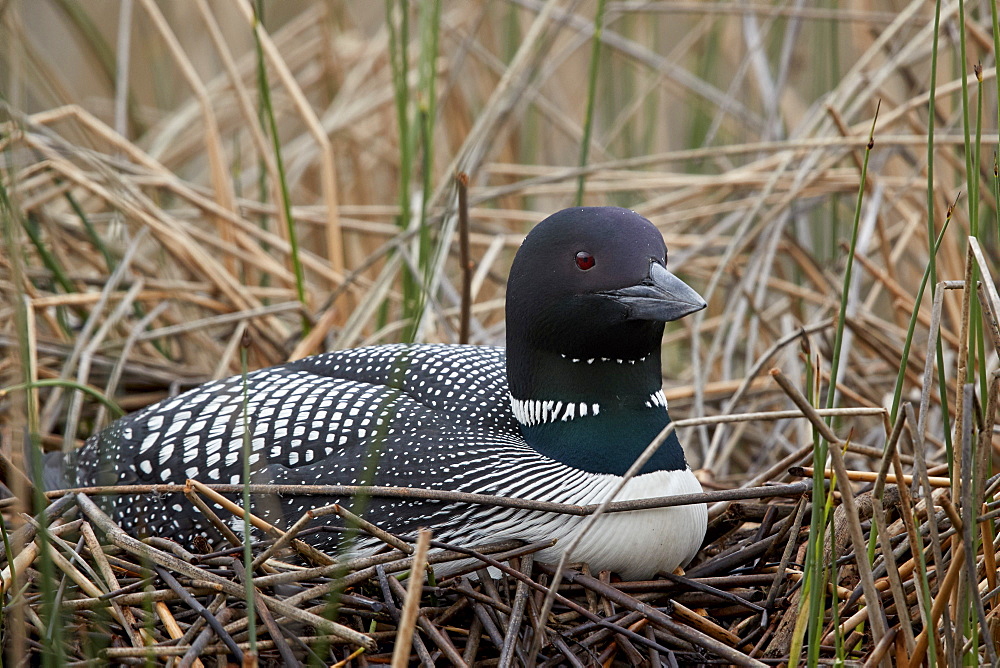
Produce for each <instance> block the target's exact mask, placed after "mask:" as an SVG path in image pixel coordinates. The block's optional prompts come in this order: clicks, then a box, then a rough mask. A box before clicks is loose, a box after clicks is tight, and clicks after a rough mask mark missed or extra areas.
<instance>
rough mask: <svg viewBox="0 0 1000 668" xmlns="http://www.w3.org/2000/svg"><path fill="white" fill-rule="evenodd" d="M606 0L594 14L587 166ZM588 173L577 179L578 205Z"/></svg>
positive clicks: (583, 154) (583, 158)
mask: <svg viewBox="0 0 1000 668" xmlns="http://www.w3.org/2000/svg"><path fill="white" fill-rule="evenodd" d="M604 5H605V0H597V13H596V15H595V16H594V38H593V42H592V46H591V49H590V68H589V71H588V75H587V111H586V115H585V116H584V121H583V142H582V143H581V145H580V163H579V164H580V167H581V168H582V167H586V166H587V160H588V157H589V155H590V137H591V134H592V132H593V127H594V100H595V99H596V96H597V67H598V65H599V64H600V57H601V33H602V32H603V30H604ZM586 180H587V175H586V174H584V173H582V172H581V174H580V176H579V177H577V180H576V200H575V202H576V206H582V205H583V187H584V183H585V182H586Z"/></svg>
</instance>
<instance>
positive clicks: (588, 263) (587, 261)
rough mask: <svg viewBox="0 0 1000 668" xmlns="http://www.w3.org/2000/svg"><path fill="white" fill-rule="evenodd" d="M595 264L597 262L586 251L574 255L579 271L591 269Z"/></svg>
mask: <svg viewBox="0 0 1000 668" xmlns="http://www.w3.org/2000/svg"><path fill="white" fill-rule="evenodd" d="M595 264H597V260H595V259H594V256H593V255H591V254H590V253H588V252H587V251H580V252H579V253H577V254H576V266H578V267H580V269H583V270H584V271H587V270H588V269H593V268H594V265H595Z"/></svg>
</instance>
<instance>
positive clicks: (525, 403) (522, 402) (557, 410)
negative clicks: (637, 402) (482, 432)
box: [508, 390, 667, 427]
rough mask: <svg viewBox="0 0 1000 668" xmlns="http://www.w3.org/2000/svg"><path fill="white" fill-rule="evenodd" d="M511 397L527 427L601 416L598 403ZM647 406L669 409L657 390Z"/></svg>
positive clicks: (660, 392)
mask: <svg viewBox="0 0 1000 668" xmlns="http://www.w3.org/2000/svg"><path fill="white" fill-rule="evenodd" d="M508 396H510V408H511V411H512V412H513V413H514V417H515V418H517V421H518V422H520V423H521V424H523V425H524V426H526V427H533V426H535V425H538V424H549V423H552V422H569V421H570V420H575V419H577V418H585V417H588V416H595V415H599V414H600V412H601V405H600V404H598V403H587V402H583V401H580V402H575V401H571V402H568V403H564V402H562V401H548V400H544V399H515V398H514V397H513V396H512V395H508ZM645 405H646V407H647V408H656V407H657V406H663V407H664V408H666V407H667V398H666V396H664V394H663V390H657V391H656V392H654V393H653V394H651V395H649V398H647V399H646V401H645Z"/></svg>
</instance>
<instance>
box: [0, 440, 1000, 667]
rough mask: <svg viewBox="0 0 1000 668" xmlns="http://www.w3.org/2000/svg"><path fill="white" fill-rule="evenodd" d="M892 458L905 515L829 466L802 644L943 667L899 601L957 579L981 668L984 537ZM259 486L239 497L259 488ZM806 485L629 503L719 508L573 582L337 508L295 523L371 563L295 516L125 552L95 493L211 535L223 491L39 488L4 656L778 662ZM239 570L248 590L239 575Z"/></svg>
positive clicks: (797, 595) (796, 587)
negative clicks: (335, 534) (647, 556)
mask: <svg viewBox="0 0 1000 668" xmlns="http://www.w3.org/2000/svg"><path fill="white" fill-rule="evenodd" d="M893 454H894V456H890V457H887V458H886V461H889V462H893V461H894V462H895V464H896V465H897V466H902V465H903V460H904V459H905V460H906V461H907V464H908V465H909V466H911V467H915V469H916V470H917V471H918V475H917V482H916V483H915V485H914V489H915V491H917V492H918V493H920V492H921V490H923V491H926V492H929V493H928V494H926V495H923V494H921V496H923V498H921V499H919V500H916V501H915V500H914V497H913V496H912V494H911V492H910V489H909V484H910V483H913V479H912V478H908V479H904V480H905V482H906V483H908V484H904V485H896V484H893V483H894V482H895V481H896V480H897V476H896V475H895V474H889V473H886V472H884V473H883V475H881V476H867V475H865V474H863V473H860V472H854V471H844V473H846V477H847V478H854V479H862V480H863V479H864V478H873V477H874V478H876V479H875V480H874V481H873V482H874V484H875V485H876V487H877V489H875V490H871V489H869V491H865V492H861V493H859V494H857V495H856V496H854V495H850V497H843V498H841V501H842V503H841V504H840V505H838V506H837V509H836V512H835V517H834V532H833V535H832V536H831V540H829V541H826V542H825V543H824V545H825V550H824V555H823V562H824V567H825V568H831V569H833V572H835V573H836V574H837V576H836V577H835V578H833V580H832V582H831V583H830V585H829V591H828V592H827V595H828V596H829V598H828V599H827V600H828V601H829V604H830V605H832V606H834V607H835V609H836V615H835V616H834V617H833V618H832V621H831V623H830V624H828V626H827V628H826V629H825V630H824V634H823V638H822V645H821V647H820V650H819V656H820V657H821V658H823V659H831V660H832V659H834V658H836V656H837V655H838V653H839V655H840V656H841V657H843V658H846V659H847V660H849V661H857V662H859V664H858V665H860V662H864V664H865V665H877V664H878V663H879V662H880V661H881V660H882V659H883V658H884V657H890V656H891V657H894V658H895V659H896V660H897V661H899V660H901V659H902V660H908V661H909V662H910V665H918V664H919V663H920V661H921V660H923V659H924V657H925V656H926V652H927V651H928V648H929V647H930V648H931V649H932V651H934V652H935V653H938V654H940V656H939V658H941V657H943V656H944V652H945V648H946V645H947V644H948V643H947V639H946V638H943V637H942V636H941V635H940V634H939V633H938V632H937V629H938V626H937V623H936V622H935V624H934V625H932V626H931V627H930V628H932V629H934V633H933V634H931V635H933V637H930V636H929V635H928V632H927V629H928V627H927V626H925V625H923V624H921V614H922V612H923V608H921V606H920V605H919V604H918V601H917V598H918V597H919V596H921V595H922V594H930V593H933V603H932V606H931V608H930V611H931V613H932V614H934V615H936V616H940V615H941V613H942V612H943V611H944V608H945V607H946V604H947V602H948V601H949V599H950V598H951V597H952V595H953V594H954V593H955V592H956V588H955V585H956V583H957V580H958V576H959V575H960V574H963V576H964V577H966V578H968V577H970V576H971V577H975V578H976V579H975V582H977V583H978V587H977V589H978V590H979V591H981V592H984V594H985V595H984V596H983V597H982V598H980V599H978V600H975V601H966V604H968V605H972V606H973V607H975V608H977V609H978V611H979V614H980V615H983V616H984V620H983V621H984V626H983V628H984V629H989V635H987V634H983V637H981V638H980V642H982V643H983V652H984V654H983V655H984V657H985V656H987V655H988V652H989V649H988V648H989V645H990V643H991V642H992V639H991V637H990V636H992V633H994V632H995V631H996V620H995V617H994V616H993V614H992V612H993V610H994V608H993V606H994V605H995V604H996V602H997V601H996V598H997V595H998V591H997V585H996V567H995V555H994V552H993V543H992V541H983V542H982V543H981V544H980V545H979V548H978V551H976V552H973V551H971V550H969V545H971V544H972V543H971V542H970V538H972V536H971V535H970V532H968V531H963V527H964V526H969V525H970V523H969V522H968V519H972V518H968V519H967V520H965V521H963V518H962V517H961V516H960V515H961V511H959V510H956V508H955V506H954V504H953V503H952V502H951V500H950V499H949V496H948V493H947V491H946V489H945V488H946V487H947V486H948V481H947V479H946V478H944V479H943V478H942V477H941V476H940V475H938V474H940V473H942V471H941V468H942V467H932V468H931V469H927V467H926V465H923V462H922V461H920V460H917V461H914V460H913V458H911V457H905V456H904V457H902V458H901V457H900V455H899V454H898V453H893ZM834 460H835V462H836V461H839V462H840V464H841V465H842V463H843V462H842V458H840V457H834ZM944 468H945V472H946V467H944ZM792 473H798V474H801V475H806V474H811V473H812V472H811V471H808V470H805V469H802V468H798V469H793V470H792ZM886 481H888V484H886ZM870 484H871V483H869V485H870ZM267 487H268V486H254V489H253V490H252V491H253V492H254V493H255V494H259V493H264V492H268V491H269V490H268V489H266V488H267ZM997 487H1000V477H998V478H994V479H991V480H988V481H986V493H987V495H991V494H992V493H993V492H995V491H996V488H997ZM820 489H822V491H823V492H824V494H825V495H826V497H827V498H824V499H821V503H819V504H815V503H814V502H813V495H814V492H815V491H816V488H815V487H814V481H812V480H804V481H802V482H797V483H791V484H784V485H767V486H763V487H757V488H745V489H739V490H724V491H711V492H706V493H704V494H700V495H689V497H690V498H689V497H683V498H680V497H668V498H662V499H653V500H647V501H643V502H639V503H642V504H643V505H642V507H658V506H666V505H678V504H679V503H691V502H707V503H716V504H720V505H718V506H716V512H715V513H714V518H713V520H712V522H711V524H710V527H709V532H708V535H707V537H706V540H705V544H704V546H703V548H702V550H701V551H700V553H699V554H698V556H697V557H696V559H695V561H694V562H693V563H692V564H691V565H690V566H689V567H688V569H687V571H686V573H684V574H683V575H679V574H676V573H674V574H661V576H660V577H658V578H657V579H655V580H651V581H642V582H622V581H619V580H618V579H617V578H616V577H615V576H614V574H612V573H609V572H606V571H605V572H601V573H592V572H590V570H589V569H588V567H587V565H586V564H572V563H571V564H564V565H553V564H544V563H539V562H536V561H535V560H534V559H533V556H532V555H533V554H534V553H535V552H537V551H539V550H541V549H544V548H546V547H549V546H550V545H551V544H552V543H551V542H550V541H546V542H540V543H532V544H523V543H521V542H519V541H506V542H501V543H496V544H489V545H477V546H465V545H452V544H446V543H440V542H437V541H435V540H433V537H432V536H431V534H430V532H427V531H422V532H421V535H420V536H418V537H417V538H416V539H414V538H412V537H401V536H395V535H392V534H390V533H387V532H385V531H383V530H381V529H379V528H378V527H376V526H373V525H371V524H370V523H367V522H365V521H363V520H360V519H359V518H356V517H354V516H352V515H351V514H350V513H349V512H348V511H346V510H344V509H342V508H341V507H340V506H330V507H326V508H322V509H316V510H314V511H311V513H310V514H309V517H310V518H312V517H314V516H322V515H324V514H331V515H332V514H338V515H340V516H341V517H342V518H344V519H345V520H347V521H349V522H351V523H352V524H353V527H352V528H351V529H345V530H342V531H365V532H367V533H369V534H371V535H372V536H374V537H376V538H378V539H380V540H381V541H382V542H383V543H384V549H382V550H379V551H378V552H376V553H375V554H372V555H370V556H363V557H354V558H346V557H341V556H338V555H335V554H326V553H323V552H319V551H317V550H316V549H315V548H312V547H311V546H309V545H308V544H307V543H306V542H305V541H303V540H301V539H302V538H306V536H305V533H301V534H300V533H299V532H298V527H300V526H304V525H305V522H300V523H297V524H296V525H294V526H293V527H291V529H289V530H288V531H282V530H280V529H278V528H276V527H274V526H272V525H270V524H268V523H267V522H265V521H264V520H262V519H260V518H256V517H253V516H251V517H250V519H251V521H252V523H253V524H254V526H255V528H256V529H258V530H259V532H254V534H252V535H255V534H256V535H258V536H259V538H260V539H259V540H252V542H251V543H250V545H249V546H246V545H244V544H243V543H242V542H241V541H240V539H239V538H238V537H237V536H235V535H234V534H233V533H232V532H231V531H227V532H225V533H226V536H227V538H228V540H229V543H231V546H230V547H228V548H227V549H219V546H210V545H209V543H208V541H207V540H205V539H199V540H196V541H195V542H194V543H193V544H190V545H181V544H179V543H177V542H175V541H173V540H171V539H170V538H169V537H166V536H149V537H145V538H143V539H142V540H139V539H137V538H135V537H133V536H130V535H128V534H127V533H126V532H124V531H123V530H122V529H121V528H120V527H119V526H118V525H117V524H116V523H115V522H114V521H113V520H112V519H111V518H110V517H108V516H107V515H106V514H105V513H104V512H103V511H102V510H101V509H100V507H99V502H100V497H101V496H103V495H107V494H114V493H122V492H127V493H138V492H145V493H156V494H163V493H171V492H179V491H183V492H185V497H184V498H186V499H187V500H188V502H189V503H192V504H194V505H195V506H196V507H197V508H199V509H200V510H201V511H202V512H204V513H206V514H208V516H209V519H210V520H212V522H213V524H215V525H216V526H218V527H220V528H222V527H226V526H227V523H226V522H224V521H223V519H222V518H221V517H220V516H219V514H216V512H215V511H214V510H212V507H213V506H214V507H216V508H220V507H221V509H222V512H224V513H230V512H231V513H234V514H236V515H237V516H243V514H244V513H243V509H242V507H240V506H239V504H237V503H235V502H233V501H229V500H228V499H227V498H226V494H232V493H233V492H236V491H238V488H236V487H233V486H222V485H220V486H207V485H203V484H201V483H198V482H196V481H190V482H189V483H188V485H187V486H186V487H180V486H166V485H163V486H151V487H149V488H148V489H138V488H136V489H132V488H125V489H122V488H117V489H116V488H90V489H79V490H68V491H65V492H57V493H52V494H50V496H51V497H52V498H53V501H52V503H51V504H50V505H48V506H47V507H46V509H45V510H44V511H43V512H42V513H41V514H39V515H38V516H37V517H36V518H34V519H32V520H31V521H28V522H25V523H24V524H23V525H22V526H21V527H20V528H19V529H18V530H17V531H15V532H13V533H12V534H11V535H10V546H11V550H12V551H13V553H14V554H16V555H17V556H16V557H15V559H14V561H13V565H11V564H7V566H6V568H5V570H4V571H3V572H2V577H3V586H4V589H5V591H6V592H7V593H8V594H11V593H15V592H17V593H18V594H19V595H18V596H17V600H18V601H19V604H17V605H11V606H9V607H8V609H7V610H6V611H5V615H9V616H12V617H13V618H14V619H16V620H18V622H23V626H22V625H21V624H20V623H18V624H15V625H12V627H11V628H14V629H23V633H22V634H17V636H16V637H13V638H10V639H9V642H11V643H13V644H14V645H15V646H17V645H18V644H19V645H20V646H21V647H22V648H23V650H24V651H25V652H27V653H29V654H36V653H40V652H43V651H45V650H50V651H51V650H53V643H52V642H51V640H50V639H49V640H47V637H46V632H47V631H46V630H47V629H48V628H49V626H50V623H51V620H52V619H58V620H59V621H58V623H59V628H61V629H62V632H61V634H62V638H61V639H59V640H58V642H57V644H58V645H59V646H61V647H63V650H62V651H64V652H65V655H64V657H63V658H64V659H65V662H66V663H67V665H75V664H77V663H80V662H87V661H93V660H95V659H96V660H98V661H101V662H113V663H121V664H144V663H145V662H146V661H147V660H149V659H151V658H152V659H155V660H157V661H168V660H169V661H178V662H179V664H178V665H182V666H191V665H197V663H198V662H199V661H201V662H202V663H203V664H204V662H207V661H210V660H212V659H215V660H223V661H231V660H235V661H236V662H237V663H241V662H242V663H243V665H247V662H248V661H249V662H250V663H251V664H252V663H254V662H257V663H261V664H264V665H300V664H304V663H308V662H310V661H320V662H323V663H327V664H329V663H334V664H335V665H347V664H348V663H351V662H353V663H352V665H367V664H381V663H389V662H391V661H392V660H393V654H394V653H396V654H398V655H399V657H401V658H402V659H403V660H404V662H405V663H409V664H416V663H420V664H422V665H427V666H432V665H440V664H451V665H456V666H462V665H473V664H475V665H487V666H489V665H503V666H508V665H514V664H517V665H532V664H534V665H543V666H556V665H597V664H601V665H611V664H613V663H615V662H624V663H627V664H631V665H649V666H662V665H698V664H703V665H711V664H726V665H747V666H752V665H763V664H781V663H787V662H788V661H789V652H790V651H798V650H796V649H794V648H793V645H794V644H795V625H796V620H797V619H799V618H800V612H801V611H803V610H805V609H807V607H808V603H807V601H806V599H805V596H806V595H807V594H805V593H804V591H805V590H804V587H803V583H804V581H805V579H806V572H805V570H804V566H805V563H806V551H807V547H808V545H809V528H810V519H811V516H812V514H813V513H814V512H820V513H823V512H825V509H826V508H827V503H826V502H827V501H828V500H833V499H834V498H835V496H839V494H834V493H833V492H831V491H830V490H829V489H827V488H826V487H825V486H824V487H821V488H820ZM848 489H849V487H848ZM270 491H274V492H287V490H278V489H275V490H270ZM310 491H314V492H316V493H317V494H318V493H320V492H322V493H324V494H329V493H333V492H337V493H343V492H345V491H348V490H346V489H330V488H325V487H322V488H317V489H316V490H310ZM371 491H372V492H373V493H375V494H380V493H382V494H386V495H390V496H391V495H392V494H393V493H396V494H398V495H402V494H404V493H407V492H405V491H404V490H393V489H391V488H385V489H383V488H373V490H371ZM873 491H877V492H878V493H877V494H875V493H873ZM427 493H428V494H432V492H427ZM178 498H179V497H178ZM847 498H850V501H849V502H846V503H844V502H843V501H845V500H846V499H847ZM928 499H930V500H931V501H932V505H931V506H930V508H931V511H930V512H928V504H927V503H926V501H927V500H928ZM503 502H504V503H506V504H508V505H515V506H516V505H518V504H521V505H523V506H524V507H531V506H532V504H533V503H537V502H532V501H521V500H517V499H513V500H512V499H506V500H503ZM636 503H637V502H634V501H632V502H623V503H618V504H614V503H612V504H610V505H608V506H606V507H604V508H595V507H577V506H567V507H566V508H565V512H572V513H573V514H591V515H592V514H595V513H597V512H605V513H607V512H627V511H628V510H629V509H634V508H635V504H636ZM997 514H998V513H997V512H996V511H993V512H989V513H988V515H987V516H986V517H984V518H981V519H984V520H988V521H987V522H984V523H982V524H980V526H981V527H982V530H983V532H984V535H986V533H985V532H987V531H988V530H989V527H993V526H994V522H995V520H994V519H993V517H994V516H995V515H997ZM894 518H895V519H894ZM41 527H45V529H43V530H42V531H41V533H39V530H40V528H41ZM873 527H874V528H876V529H877V535H878V537H879V540H878V541H877V542H876V551H875V559H874V560H873V561H872V562H869V561H868V559H867V558H863V559H861V560H860V561H858V560H856V559H855V552H856V550H855V545H856V544H857V543H856V542H855V541H856V540H857V539H858V538H859V537H860V539H861V541H862V542H861V546H862V554H864V548H865V547H866V546H867V538H868V536H869V535H870V532H871V530H872V529H873ZM221 542H222V543H223V544H224V543H225V541H221ZM890 546H891V548H892V549H891V550H888V551H884V550H883V548H888V547H890ZM913 546H920V547H919V549H920V550H921V552H920V554H922V557H919V558H917V559H914V558H913V552H912V551H911V550H912V548H913ZM247 549H248V550H249V551H247ZM967 550H968V551H967ZM966 555H974V559H973V560H972V561H973V562H974V563H976V564H977V566H976V570H975V571H972V570H968V564H969V563H970V560H969V559H968V558H967V556H966ZM248 558H249V559H252V564H251V576H250V577H248V576H247V570H246V569H245V567H244V565H245V563H246V560H247V559H248ZM449 562H462V566H461V568H460V570H458V572H457V573H454V572H453V573H450V574H449V575H448V577H446V578H443V579H440V580H436V579H435V578H434V575H433V571H434V568H433V567H434V566H435V565H441V564H446V563H449ZM869 564H870V565H869ZM557 571H558V573H559V574H558V575H557ZM973 572H974V575H973ZM496 575H499V577H498V578H496V579H494V578H495V577H496ZM554 583H558V586H553V585H554ZM928 586H929V588H928ZM870 592H874V597H873V596H872V595H871V594H870ZM53 610H55V614H54V615H53V613H52V611H53ZM900 610H902V611H903V614H900V613H899V611H900ZM987 610H989V611H990V612H989V613H987ZM543 615H544V616H543ZM543 618H544V620H545V621H544V623H541V622H540V620H541V619H543ZM251 620H252V622H253V624H252V626H253V630H252V631H251V629H250V628H249V627H250V626H251Z"/></svg>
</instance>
